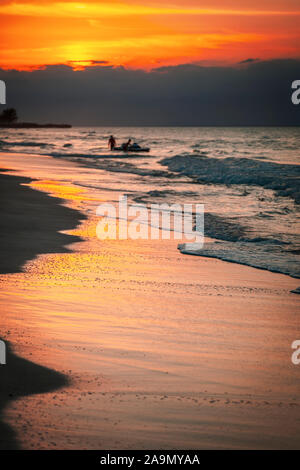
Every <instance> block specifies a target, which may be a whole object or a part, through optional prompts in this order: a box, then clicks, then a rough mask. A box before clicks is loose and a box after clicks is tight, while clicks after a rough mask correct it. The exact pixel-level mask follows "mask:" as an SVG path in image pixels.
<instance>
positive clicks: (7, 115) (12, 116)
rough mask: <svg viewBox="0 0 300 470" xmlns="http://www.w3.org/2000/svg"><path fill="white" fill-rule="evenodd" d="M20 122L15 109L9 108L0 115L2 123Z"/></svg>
mask: <svg viewBox="0 0 300 470" xmlns="http://www.w3.org/2000/svg"><path fill="white" fill-rule="evenodd" d="M17 120H18V115H17V111H16V110H15V108H7V109H4V110H3V111H2V113H1V114H0V121H1V122H4V123H12V122H15V121H17Z"/></svg>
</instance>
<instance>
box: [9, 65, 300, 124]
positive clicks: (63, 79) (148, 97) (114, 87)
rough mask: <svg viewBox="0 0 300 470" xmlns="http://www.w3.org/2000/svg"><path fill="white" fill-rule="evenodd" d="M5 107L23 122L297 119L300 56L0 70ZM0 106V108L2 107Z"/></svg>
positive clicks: (272, 121) (297, 121)
mask: <svg viewBox="0 0 300 470" xmlns="http://www.w3.org/2000/svg"><path fill="white" fill-rule="evenodd" d="M0 79H2V80H5V82H6V85H7V106H10V107H11V106H14V107H16V108H17V109H18V111H19V114H20V117H21V118H22V120H28V121H29V120H30V121H39V122H49V121H52V122H70V123H71V124H73V125H174V126H176V125H195V126H197V125H235V126H238V125H299V124H300V106H295V105H293V104H292V102H291V83H292V82H293V81H294V80H296V79H300V60H292V59H285V60H272V61H252V60H251V61H248V63H247V64H246V66H245V67H204V66H199V65H193V64H187V65H179V66H174V67H161V68H158V69H155V70H153V71H151V72H145V71H142V70H128V69H125V68H123V67H117V68H115V67H111V66H103V65H97V66H93V67H86V68H85V69H84V70H76V71H74V70H73V69H72V68H71V67H69V66H67V65H52V66H47V67H45V68H44V69H43V70H35V71H32V72H18V71H13V70H12V71H4V70H0ZM1 109H3V106H1V107H0V110H1Z"/></svg>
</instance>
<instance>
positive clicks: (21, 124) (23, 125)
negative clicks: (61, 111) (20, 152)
mask: <svg viewBox="0 0 300 470" xmlns="http://www.w3.org/2000/svg"><path fill="white" fill-rule="evenodd" d="M47 127H48V128H54V129H55V128H63V129H70V128H71V127H72V126H71V124H37V123H35V122H18V123H15V124H1V123H0V128H5V129H40V128H47Z"/></svg>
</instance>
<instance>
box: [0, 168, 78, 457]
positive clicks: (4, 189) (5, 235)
mask: <svg viewBox="0 0 300 470" xmlns="http://www.w3.org/2000/svg"><path fill="white" fill-rule="evenodd" d="M29 182H30V179H27V178H22V177H18V176H12V175H6V174H3V173H1V174H0V210H1V218H0V272H1V274H6V273H13V272H20V271H21V270H22V266H23V265H24V263H25V261H27V260H28V259H31V258H34V257H35V256H36V255H37V254H39V253H44V252H64V251H66V248H64V245H66V244H67V243H70V242H72V241H75V240H77V241H78V240H79V238H78V237H72V236H69V235H64V234H60V233H58V230H61V229H63V228H73V227H75V226H76V225H77V224H78V222H79V220H80V218H82V216H81V214H79V213H78V212H77V211H73V210H71V209H69V208H66V207H62V206H61V205H59V202H61V201H60V200H55V199H54V198H51V197H49V196H47V195H46V194H44V193H40V192H37V191H34V190H33V189H31V188H29V187H27V186H21V184H27V183H29ZM1 317H2V318H1V323H2V326H3V324H4V323H5V321H4V318H3V313H2V315H1ZM24 321H26V319H24ZM3 335H4V338H1V339H3V340H5V344H6V365H0V384H1V388H0V449H18V448H19V442H18V440H17V438H16V434H15V432H14V430H13V428H12V427H11V426H9V425H8V424H7V423H6V422H4V421H3V412H4V410H5V408H6V407H7V406H8V405H9V404H11V403H12V402H13V401H14V400H17V399H19V398H20V397H22V396H28V395H32V394H41V393H46V392H50V391H53V390H56V389H59V388H60V387H63V386H66V385H67V384H68V378H67V376H65V375H63V374H61V373H59V372H56V371H54V370H52V369H49V368H46V367H43V366H41V365H38V364H36V363H34V362H31V361H29V360H26V359H23V358H21V357H19V356H17V355H16V354H14V352H13V349H12V346H11V345H10V343H9V342H8V339H9V337H10V331H9V330H6V331H4V330H3V329H2V328H1V336H3ZM24 431H25V430H24Z"/></svg>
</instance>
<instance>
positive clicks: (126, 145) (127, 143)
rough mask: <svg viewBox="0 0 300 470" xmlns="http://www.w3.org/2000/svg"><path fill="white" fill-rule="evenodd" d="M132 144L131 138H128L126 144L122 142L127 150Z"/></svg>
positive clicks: (123, 147)
mask: <svg viewBox="0 0 300 470" xmlns="http://www.w3.org/2000/svg"><path fill="white" fill-rule="evenodd" d="M130 144H131V139H128V141H127V142H126V143H125V144H122V149H123V150H125V152H126V150H128V147H130Z"/></svg>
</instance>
